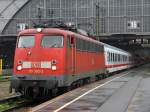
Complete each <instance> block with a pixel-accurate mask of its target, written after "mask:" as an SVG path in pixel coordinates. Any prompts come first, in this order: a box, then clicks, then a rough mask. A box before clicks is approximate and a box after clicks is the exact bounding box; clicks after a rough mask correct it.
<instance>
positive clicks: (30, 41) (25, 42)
mask: <svg viewBox="0 0 150 112" xmlns="http://www.w3.org/2000/svg"><path fill="white" fill-rule="evenodd" d="M34 41H35V38H34V36H20V37H19V40H18V48H27V47H33V46H34Z"/></svg>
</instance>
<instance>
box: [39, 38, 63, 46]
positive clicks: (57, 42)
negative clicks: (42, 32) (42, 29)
mask: <svg viewBox="0 0 150 112" xmlns="http://www.w3.org/2000/svg"><path fill="white" fill-rule="evenodd" d="M41 45H42V46H43V47H48V48H61V47H63V36H56V35H55V36H54V35H53V36H43V38H42V43H41Z"/></svg>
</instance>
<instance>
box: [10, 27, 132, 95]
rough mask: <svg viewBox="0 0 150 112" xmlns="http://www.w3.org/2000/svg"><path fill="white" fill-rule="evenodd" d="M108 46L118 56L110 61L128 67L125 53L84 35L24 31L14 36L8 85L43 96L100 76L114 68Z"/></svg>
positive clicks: (53, 30)
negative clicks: (11, 66) (12, 59)
mask: <svg viewBox="0 0 150 112" xmlns="http://www.w3.org/2000/svg"><path fill="white" fill-rule="evenodd" d="M106 48H108V49H106ZM112 49H113V52H114V49H115V50H117V51H118V52H116V53H117V54H118V55H114V57H115V56H119V59H120V60H117V59H116V60H114V59H113V60H112V63H113V62H114V63H115V64H118V65H120V66H121V65H122V66H124V67H121V69H126V68H128V67H130V66H128V65H129V64H132V63H131V62H130V60H129V59H127V58H128V56H129V57H131V55H130V54H129V53H127V52H125V51H123V50H120V49H118V48H115V47H111V46H109V45H106V44H104V43H101V42H99V41H96V40H94V39H91V38H88V37H87V36H83V35H80V34H77V33H74V32H72V31H68V30H63V29H58V28H34V29H27V30H24V31H22V32H20V34H19V36H18V39H17V45H16V51H15V58H14V75H13V80H12V83H11V87H12V88H14V89H15V91H16V92H20V93H21V94H23V95H26V96H31V97H43V96H45V95H47V94H49V93H52V94H54V93H55V92H56V90H58V89H60V90H61V89H62V88H63V89H64V88H67V87H70V86H73V85H76V84H80V83H82V82H84V81H85V82H86V81H89V80H91V79H94V78H95V77H96V78H100V77H101V76H103V75H104V74H107V73H108V72H109V69H110V68H113V67H116V68H117V67H118V66H111V67H110V66H109V62H108V61H111V55H109V56H110V57H109V56H106V53H111V50H112ZM105 51H106V52H105ZM119 51H121V52H119ZM124 52H125V53H124ZM119 53H124V55H126V60H125V59H124V61H122V62H121V56H123V55H119ZM109 58H110V59H109ZM116 58H117V57H116ZM107 59H109V60H107ZM115 61H117V62H118V63H116V62H115ZM119 61H120V63H119ZM125 61H126V62H125ZM127 61H128V62H127ZM112 63H111V65H112ZM123 63H125V64H123ZM106 64H108V65H107V66H106ZM108 66H109V67H108ZM120 66H119V67H120ZM108 68H109V69H108ZM121 69H116V71H117V70H121ZM114 71H115V70H113V71H110V72H114Z"/></svg>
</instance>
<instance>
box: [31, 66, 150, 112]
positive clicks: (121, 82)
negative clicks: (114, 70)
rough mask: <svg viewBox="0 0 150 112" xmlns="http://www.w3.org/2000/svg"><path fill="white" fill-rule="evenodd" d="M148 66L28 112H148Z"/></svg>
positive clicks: (149, 105) (149, 106) (116, 76)
mask: <svg viewBox="0 0 150 112" xmlns="http://www.w3.org/2000/svg"><path fill="white" fill-rule="evenodd" d="M149 68H150V64H147V65H143V66H141V67H139V68H134V69H131V70H128V71H126V72H122V73H119V74H116V75H114V76H112V77H109V78H107V79H104V80H101V81H97V82H95V83H92V84H89V85H85V86H83V87H80V88H77V89H75V90H73V91H70V92H68V93H65V94H63V95H61V96H58V97H56V98H54V99H52V100H50V101H47V102H45V103H43V104H41V105H38V106H36V107H34V108H31V109H30V110H29V111H30V112H150V69H149Z"/></svg>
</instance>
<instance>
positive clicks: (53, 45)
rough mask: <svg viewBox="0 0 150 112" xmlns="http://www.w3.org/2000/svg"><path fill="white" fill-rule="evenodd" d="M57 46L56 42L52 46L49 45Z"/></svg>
mask: <svg viewBox="0 0 150 112" xmlns="http://www.w3.org/2000/svg"><path fill="white" fill-rule="evenodd" d="M56 46H57V44H56V43H54V44H52V45H51V46H49V47H56Z"/></svg>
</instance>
